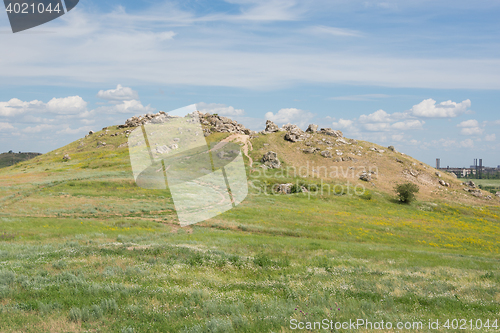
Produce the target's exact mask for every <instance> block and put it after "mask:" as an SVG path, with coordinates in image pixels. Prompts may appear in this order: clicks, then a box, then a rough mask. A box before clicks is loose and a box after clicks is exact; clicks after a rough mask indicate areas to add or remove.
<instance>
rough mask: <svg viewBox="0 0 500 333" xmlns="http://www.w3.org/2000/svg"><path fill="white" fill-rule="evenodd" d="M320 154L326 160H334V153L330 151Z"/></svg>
mask: <svg viewBox="0 0 500 333" xmlns="http://www.w3.org/2000/svg"><path fill="white" fill-rule="evenodd" d="M320 154H321V156H323V157H324V158H332V153H331V152H330V151H328V150H323V151H322V152H321V153H320Z"/></svg>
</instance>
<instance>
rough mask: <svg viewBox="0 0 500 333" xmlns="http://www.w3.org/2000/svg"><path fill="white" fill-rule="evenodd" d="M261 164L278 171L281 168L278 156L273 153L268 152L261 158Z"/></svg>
mask: <svg viewBox="0 0 500 333" xmlns="http://www.w3.org/2000/svg"><path fill="white" fill-rule="evenodd" d="M261 162H262V164H264V165H265V166H266V167H268V168H270V169H279V168H281V163H280V160H279V159H278V154H276V153H275V152H274V151H268V152H267V153H265V154H264V156H262V159H261Z"/></svg>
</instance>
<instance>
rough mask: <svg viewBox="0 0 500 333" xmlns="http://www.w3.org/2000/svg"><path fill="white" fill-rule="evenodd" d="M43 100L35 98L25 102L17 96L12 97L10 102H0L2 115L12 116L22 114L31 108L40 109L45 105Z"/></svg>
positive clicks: (0, 114) (0, 113)
mask: <svg viewBox="0 0 500 333" xmlns="http://www.w3.org/2000/svg"><path fill="white" fill-rule="evenodd" d="M43 105H44V104H43V102H41V101H37V100H33V101H31V102H24V101H21V100H20V99H17V98H12V99H11V100H10V101H8V102H0V116H4V117H12V116H16V115H19V114H22V113H24V112H26V111H28V110H30V109H38V108H40V107H43Z"/></svg>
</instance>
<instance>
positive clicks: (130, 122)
mask: <svg viewBox="0 0 500 333" xmlns="http://www.w3.org/2000/svg"><path fill="white" fill-rule="evenodd" d="M160 116H162V117H161V118H162V119H166V118H173V117H170V116H168V115H167V113H165V112H163V111H160V112H159V113H157V114H153V113H148V114H145V115H142V116H134V117H132V118H128V119H127V120H126V121H125V124H123V125H118V126H117V127H118V128H128V127H139V126H142V125H144V124H145V123H146V122H148V121H151V120H153V119H155V118H157V117H160ZM159 120H160V119H157V120H156V121H155V123H158V122H159Z"/></svg>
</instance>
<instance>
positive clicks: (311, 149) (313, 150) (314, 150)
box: [302, 147, 320, 154]
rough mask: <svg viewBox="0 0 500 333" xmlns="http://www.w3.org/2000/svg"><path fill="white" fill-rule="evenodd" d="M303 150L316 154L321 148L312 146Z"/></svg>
mask: <svg viewBox="0 0 500 333" xmlns="http://www.w3.org/2000/svg"><path fill="white" fill-rule="evenodd" d="M302 151H303V152H304V153H306V154H314V153H315V152H317V151H320V149H319V148H314V147H311V148H306V149H304V150H302Z"/></svg>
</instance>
